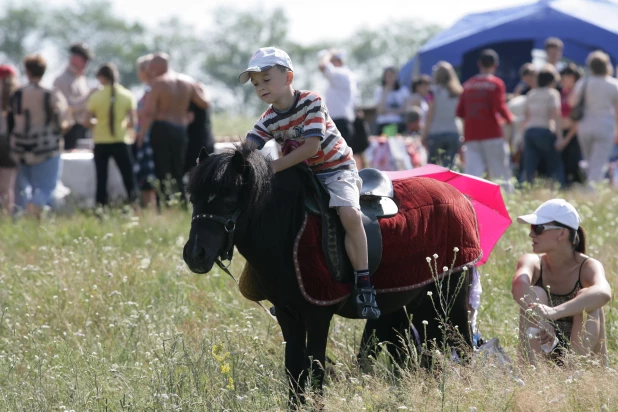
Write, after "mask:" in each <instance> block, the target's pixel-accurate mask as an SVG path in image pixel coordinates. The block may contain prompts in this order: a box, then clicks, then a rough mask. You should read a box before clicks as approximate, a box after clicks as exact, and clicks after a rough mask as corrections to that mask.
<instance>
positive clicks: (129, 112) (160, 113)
mask: <svg viewBox="0 0 618 412" xmlns="http://www.w3.org/2000/svg"><path fill="white" fill-rule="evenodd" d="M69 52H70V60H69V64H68V66H67V68H66V70H65V71H64V72H63V73H62V74H61V75H60V76H58V78H57V79H56V80H55V81H54V84H53V88H46V87H44V86H42V85H41V79H42V78H43V76H44V74H45V71H46V68H47V63H46V61H45V59H44V58H43V57H42V56H41V55H29V56H26V57H25V58H24V61H23V64H24V69H25V73H26V77H27V83H26V84H25V85H20V84H19V73H18V71H17V70H16V69H15V68H14V67H12V66H10V65H2V66H0V78H1V87H2V88H1V96H2V116H1V117H0V204H1V205H2V209H3V211H4V213H8V214H11V213H14V212H15V211H20V212H24V213H25V214H26V215H28V216H35V217H39V216H40V214H41V211H42V210H43V208H44V207H45V206H48V205H51V203H52V201H53V199H52V196H53V192H54V190H55V188H56V186H57V183H58V181H59V179H60V173H61V168H62V162H61V153H62V151H63V150H64V151H70V150H73V149H76V148H78V147H80V145H81V146H86V147H90V146H92V149H93V156H94V167H95V169H96V202H97V204H99V205H103V206H105V205H107V204H108V203H109V198H108V193H107V187H108V186H107V181H108V176H109V161H110V159H113V160H114V162H115V164H116V166H117V168H118V170H119V171H120V174H121V176H122V181H123V184H124V187H125V189H126V193H127V196H128V201H129V202H130V203H131V204H133V205H136V206H137V204H138V203H139V202H141V204H142V206H144V207H160V205H161V203H163V202H162V201H165V200H168V199H169V198H170V196H171V195H172V194H174V193H181V194H183V193H184V184H183V177H184V175H185V173H186V172H187V171H188V170H189V169H190V168H191V167H192V166H193V165H194V164H195V156H194V155H192V154H191V153H192V152H193V153H197V152H198V151H199V149H200V148H201V147H206V148H207V150H209V151H210V152H213V151H214V138H213V136H212V130H211V127H210V105H211V103H210V101H209V98H208V97H207V95H206V92H205V87H204V85H203V84H201V83H199V82H197V81H196V80H194V79H192V78H191V77H189V76H187V75H184V74H181V73H177V72H175V71H174V70H173V69H172V68H171V67H170V64H169V57H168V55H167V54H165V53H156V54H149V55H146V56H142V57H140V58H139V59H138V60H137V68H136V70H137V73H138V78H139V79H140V81H141V82H142V83H144V85H145V86H146V88H145V92H144V95H143V96H142V97H141V98H140V99H139V101H138V99H136V97H135V96H134V94H133V93H132V92H131V91H129V90H128V89H126V88H125V87H123V86H122V85H121V84H119V76H118V70H117V68H116V66H115V65H114V64H113V63H105V64H103V65H102V66H101V67H99V68H98V70H97V72H96V78H97V81H98V83H99V85H98V86H97V87H95V88H90V87H89V86H88V82H87V79H86V77H85V71H86V69H87V66H88V63H89V62H90V61H91V60H92V59H93V57H94V55H93V52H92V51H91V50H90V49H89V48H88V46H87V45H86V44H74V45H72V46H71V47H70V49H69ZM184 198H185V197H184V196H182V195H181V196H180V199H181V200H184ZM159 200H162V201H159ZM138 201H139V202H138Z"/></svg>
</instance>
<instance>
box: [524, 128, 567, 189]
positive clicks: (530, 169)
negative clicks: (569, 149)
mask: <svg viewBox="0 0 618 412" xmlns="http://www.w3.org/2000/svg"><path fill="white" fill-rule="evenodd" d="M554 143H556V135H555V134H554V133H553V132H552V131H551V130H549V129H546V128H541V127H531V128H529V129H527V130H526V134H525V135H524V173H523V179H524V180H525V181H527V182H529V183H533V182H534V177H535V174H536V170H537V169H538V167H539V163H541V162H543V163H545V166H546V170H547V175H548V176H549V177H550V178H552V179H554V180H555V181H556V182H558V183H560V185H561V186H564V185H565V184H566V179H565V177H564V165H563V163H562V156H561V154H560V153H559V152H558V151H556V149H555V148H554Z"/></svg>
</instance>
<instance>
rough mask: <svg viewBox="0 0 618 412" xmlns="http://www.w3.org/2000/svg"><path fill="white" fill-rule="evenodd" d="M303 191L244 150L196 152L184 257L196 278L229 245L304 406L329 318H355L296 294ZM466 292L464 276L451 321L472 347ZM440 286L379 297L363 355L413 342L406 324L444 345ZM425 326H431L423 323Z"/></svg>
mask: <svg viewBox="0 0 618 412" xmlns="http://www.w3.org/2000/svg"><path fill="white" fill-rule="evenodd" d="M306 187H308V185H307V184H306V172H305V171H303V170H302V169H301V168H300V167H293V168H290V169H287V170H285V171H282V172H280V173H277V174H276V175H273V174H272V172H271V169H270V166H269V164H268V161H267V160H266V159H265V158H264V157H263V155H262V154H261V153H260V152H258V151H251V150H249V149H248V148H246V147H245V146H239V147H237V148H236V149H235V150H233V151H229V152H226V153H221V154H217V155H210V156H208V155H207V154H206V153H205V151H202V152H200V159H199V164H198V165H197V166H196V167H195V168H194V170H193V172H192V174H191V177H190V181H189V185H188V191H189V193H190V196H191V197H190V200H191V203H192V204H193V218H192V221H191V231H190V234H189V239H188V241H187V243H186V245H185V247H184V251H183V257H184V260H185V262H186V263H187V265H188V266H189V268H190V269H191V270H192V271H193V272H195V273H206V272H208V271H209V270H210V269H211V268H212V266H213V264H214V263H215V262H216V261H219V259H222V260H224V259H231V254H232V250H233V247H234V246H236V248H237V249H238V251H239V252H240V253H241V254H242V255H243V256H244V257H245V259H246V260H247V262H248V263H249V264H250V265H251V266H252V268H253V269H254V274H255V277H256V279H255V281H256V283H257V285H258V287H259V289H260V292H261V293H262V294H263V296H264V297H265V298H266V299H268V300H269V301H270V302H272V303H273V304H274V306H275V313H276V317H277V320H278V322H279V325H280V326H281V330H282V332H283V337H284V339H285V341H286V347H285V368H286V372H287V374H288V378H289V382H290V400H291V401H292V402H296V401H298V400H301V401H302V399H303V397H302V392H303V389H304V386H305V383H306V380H307V377H308V375H309V373H311V374H312V379H313V382H314V383H315V384H316V387H317V389H318V390H321V387H322V381H323V377H324V370H323V365H324V364H325V357H326V342H327V337H328V329H329V326H330V322H331V319H332V317H333V315H335V314H339V315H341V316H344V317H347V318H357V315H356V306H355V303H354V302H353V301H352V302H344V303H343V304H338V305H334V306H316V305H313V304H310V303H308V302H307V301H306V300H305V299H304V298H303V295H302V293H301V291H300V289H299V285H298V283H297V279H296V276H295V271H294V263H293V256H292V255H293V252H292V251H293V244H294V241H295V237H296V235H297V233H298V231H299V228H300V227H301V224H302V222H303V219H304V216H305V208H304V197H305V190H306V189H305V188H306ZM436 252H438V253H440V252H443V251H441V250H438V251H436ZM316 253H317V252H316ZM419 264H424V265H426V264H427V263H426V262H424V261H423V262H422V263H419ZM462 272H465V271H462ZM459 274H460V273H455V274H454V275H451V276H449V277H448V279H446V280H445V281H444V282H442V285H441V287H442V288H443V289H444V290H446V289H447V288H449V289H450V291H451V292H452V291H453V290H455V289H456V287H455V284H456V283H457V281H458V280H459V279H461V277H460V276H458V275H459ZM464 276H467V275H466V274H465V273H464ZM449 283H450V284H449ZM468 286H469V281H468V279H467V277H466V279H465V280H464V282H463V287H462V288H461V289H457V290H458V293H457V296H456V297H455V300H454V305H453V310H452V313H451V315H450V318H449V321H450V322H451V323H452V325H456V326H457V327H458V330H459V332H460V334H461V340H462V341H463V342H464V344H465V345H466V346H467V347H471V345H472V337H471V332H470V327H469V323H468V299H467V298H468V295H469V293H468V290H469V288H468ZM438 287H439V286H437V285H436V284H435V283H430V284H428V285H426V286H423V287H421V288H418V289H414V290H411V291H406V292H393V293H386V294H378V295H377V301H378V304H379V307H380V309H381V310H382V316H381V317H380V319H378V320H374V321H368V322H367V324H366V326H365V331H364V334H363V339H362V343H361V351H360V353H362V354H364V355H365V356H366V355H367V354H368V353H371V349H370V348H369V342H370V341H372V340H373V338H372V336H375V337H377V339H378V340H379V341H389V342H394V343H396V342H399V337H400V336H414V335H411V334H410V317H411V319H412V323H413V324H414V325H415V326H416V330H418V334H419V335H420V336H419V338H420V341H422V342H425V341H427V342H429V341H431V340H433V339H436V340H437V341H438V342H441V341H442V339H443V335H442V330H443V329H444V328H440V327H439V326H440V325H439V324H438V322H436V320H435V319H436V318H437V314H436V309H435V308H434V305H433V303H432V302H431V300H430V299H428V298H427V292H428V291H432V292H433V295H434V296H437V295H438V294H439V293H440V291H438V290H437V288H438ZM423 320H428V321H429V323H428V324H421V321H423ZM401 353H402V352H401V351H400V352H397V355H396V356H397V357H396V359H398V360H402V356H401ZM374 354H375V352H374ZM359 356H360V355H359ZM310 360H313V364H312V363H311V361H310Z"/></svg>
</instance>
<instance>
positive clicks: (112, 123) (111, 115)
mask: <svg viewBox="0 0 618 412" xmlns="http://www.w3.org/2000/svg"><path fill="white" fill-rule="evenodd" d="M111 87H112V98H111V100H110V104H109V131H110V132H111V133H112V136H116V118H115V117H116V116H115V112H116V110H115V107H116V82H115V81H114V79H112V83H111Z"/></svg>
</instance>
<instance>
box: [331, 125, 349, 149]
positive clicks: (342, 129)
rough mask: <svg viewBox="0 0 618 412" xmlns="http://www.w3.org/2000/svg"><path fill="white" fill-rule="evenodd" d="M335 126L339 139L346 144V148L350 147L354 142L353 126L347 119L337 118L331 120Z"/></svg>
mask: <svg viewBox="0 0 618 412" xmlns="http://www.w3.org/2000/svg"><path fill="white" fill-rule="evenodd" d="M333 122H334V123H335V126H337V129H338V130H339V133H341V137H343V140H345V142H346V143H347V144H348V146H350V147H352V142H353V141H354V124H353V123H352V122H351V121H349V120H348V119H344V118H339V119H333Z"/></svg>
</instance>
